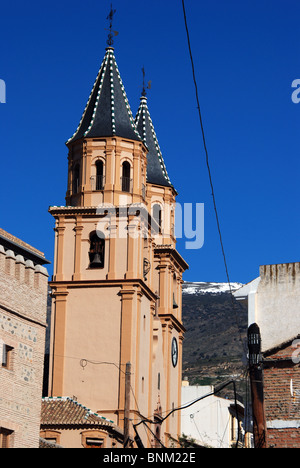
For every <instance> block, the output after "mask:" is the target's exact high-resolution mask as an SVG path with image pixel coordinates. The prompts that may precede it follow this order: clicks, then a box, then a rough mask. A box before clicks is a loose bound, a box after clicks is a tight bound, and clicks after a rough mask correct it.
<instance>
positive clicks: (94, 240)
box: [89, 232, 105, 268]
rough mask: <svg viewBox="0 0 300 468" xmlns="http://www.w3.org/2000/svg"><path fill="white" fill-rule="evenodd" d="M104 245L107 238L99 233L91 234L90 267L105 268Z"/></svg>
mask: <svg viewBox="0 0 300 468" xmlns="http://www.w3.org/2000/svg"><path fill="white" fill-rule="evenodd" d="M104 247H105V240H104V238H103V237H99V236H98V235H97V233H95V232H94V233H92V235H91V236H90V251H89V257H90V266H89V267H90V268H103V267H104Z"/></svg>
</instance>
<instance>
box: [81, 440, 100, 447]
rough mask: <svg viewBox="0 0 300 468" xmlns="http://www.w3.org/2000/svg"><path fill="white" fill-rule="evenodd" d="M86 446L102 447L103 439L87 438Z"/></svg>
mask: <svg viewBox="0 0 300 468" xmlns="http://www.w3.org/2000/svg"><path fill="white" fill-rule="evenodd" d="M85 447H86V448H102V447H103V439H96V438H87V439H85Z"/></svg>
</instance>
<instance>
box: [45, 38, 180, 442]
mask: <svg viewBox="0 0 300 468" xmlns="http://www.w3.org/2000/svg"><path fill="white" fill-rule="evenodd" d="M66 145H67V147H68V186H67V192H66V205H65V206H51V207H50V209H49V212H50V213H51V215H52V216H53V217H54V219H55V261H54V272H53V279H52V282H51V284H50V285H51V288H52V296H53V303H52V325H51V350H52V351H51V354H50V372H49V374H50V378H49V396H70V397H72V396H76V398H77V400H78V401H79V402H80V403H82V404H83V405H85V406H86V407H88V408H90V409H91V410H92V411H94V412H99V413H100V414H101V415H103V416H105V417H107V418H109V419H111V420H113V421H114V422H115V424H117V425H118V426H120V427H121V428H123V425H124V404H125V401H124V400H125V369H126V364H127V363H130V364H131V375H130V378H131V398H130V409H129V411H130V421H131V426H130V435H131V437H133V436H134V432H133V426H132V425H133V424H135V423H138V422H139V421H141V419H143V418H153V417H154V415H156V416H157V415H158V416H159V415H160V414H166V412H168V411H171V410H172V409H174V408H177V407H179V406H180V405H181V365H182V362H181V356H182V341H183V335H184V327H183V325H182V320H181V284H182V274H183V272H184V271H185V270H186V269H187V268H188V265H187V264H186V262H185V261H184V260H183V258H182V257H181V255H180V254H179V253H178V252H177V250H176V239H175V237H174V236H175V235H174V223H175V219H174V210H175V197H176V194H177V193H176V190H175V189H174V187H173V185H172V184H171V182H170V179H169V177H168V174H167V170H166V167H165V163H164V160H163V157H162V153H161V150H160V148H159V144H158V140H157V136H156V133H155V130H154V126H153V123H152V120H151V117H150V113H149V109H148V104H147V97H146V96H145V93H143V95H142V96H141V100H140V106H139V109H138V111H137V114H136V117H135V118H134V117H133V115H132V112H131V109H130V106H129V103H128V99H127V96H126V93H125V89H124V86H123V83H122V80H121V76H120V73H119V70H118V66H117V63H116V59H115V54H114V49H113V47H112V46H111V45H109V47H107V49H106V51H105V55H104V59H103V62H102V64H101V67H100V70H99V73H98V75H97V78H96V81H95V83H94V86H93V88H92V91H91V94H90V96H89V99H88V102H87V105H86V108H85V110H84V112H83V115H82V118H81V120H80V122H79V125H78V128H77V130H76V131H75V133H74V135H73V136H72V137H71V138H70V139H69V140H68V141H67V143H66ZM151 429H152V431H156V433H157V434H158V435H159V438H160V440H162V441H163V442H164V444H165V445H166V446H169V445H170V443H171V440H173V441H174V440H175V441H176V440H178V436H179V435H180V412H175V413H173V416H171V417H170V418H167V419H166V420H165V421H164V422H163V424H162V426H161V427H160V425H159V427H156V428H154V427H152V428H151ZM148 436H149V437H147V436H146V435H145V431H143V435H141V437H142V439H143V442H144V445H145V447H151V446H155V444H157V440H155V439H153V437H152V435H151V433H149V434H148ZM173 443H174V442H173Z"/></svg>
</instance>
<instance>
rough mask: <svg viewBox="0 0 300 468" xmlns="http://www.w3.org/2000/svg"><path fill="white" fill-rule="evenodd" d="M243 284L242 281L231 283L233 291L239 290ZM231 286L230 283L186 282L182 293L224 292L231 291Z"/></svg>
mask: <svg viewBox="0 0 300 468" xmlns="http://www.w3.org/2000/svg"><path fill="white" fill-rule="evenodd" d="M242 286H243V284H242V283H231V291H232V292H234V291H237V290H238V289H240V288H241V287H242ZM229 292H230V288H229V284H228V283H209V282H208V283H205V282H200V283H194V282H193V283H191V282H184V283H183V285H182V293H183V294H197V295H204V294H222V293H229Z"/></svg>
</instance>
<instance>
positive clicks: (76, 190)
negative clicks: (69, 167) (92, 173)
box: [73, 164, 80, 195]
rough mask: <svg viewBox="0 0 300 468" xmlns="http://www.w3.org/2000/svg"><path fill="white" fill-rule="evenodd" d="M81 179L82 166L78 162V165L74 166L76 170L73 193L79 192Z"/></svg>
mask: <svg viewBox="0 0 300 468" xmlns="http://www.w3.org/2000/svg"><path fill="white" fill-rule="evenodd" d="M79 179H80V166H79V164H76V166H75V167H74V172H73V195H74V194H75V193H78V189H79Z"/></svg>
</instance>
